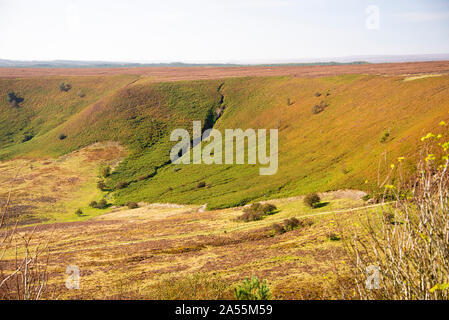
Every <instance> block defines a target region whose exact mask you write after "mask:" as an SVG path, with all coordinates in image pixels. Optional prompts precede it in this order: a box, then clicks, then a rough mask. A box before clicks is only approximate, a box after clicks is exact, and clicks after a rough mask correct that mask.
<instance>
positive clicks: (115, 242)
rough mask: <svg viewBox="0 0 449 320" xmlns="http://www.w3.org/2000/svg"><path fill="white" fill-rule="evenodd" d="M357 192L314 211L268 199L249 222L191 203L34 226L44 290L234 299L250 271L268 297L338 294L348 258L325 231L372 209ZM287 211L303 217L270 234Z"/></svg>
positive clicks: (329, 197) (66, 295) (330, 198)
mask: <svg viewBox="0 0 449 320" xmlns="http://www.w3.org/2000/svg"><path fill="white" fill-rule="evenodd" d="M362 195H363V193H362V192H357V191H350V190H349V191H339V192H330V193H326V194H323V197H322V199H323V201H322V206H321V207H320V208H316V209H310V208H307V207H306V206H304V204H303V202H302V198H301V197H295V198H290V199H280V200H272V201H270V203H273V204H275V205H276V206H277V207H278V211H277V212H276V213H275V214H273V215H270V216H268V217H266V218H265V219H263V220H261V221H253V222H240V221H236V220H235V218H236V217H238V216H239V215H241V214H242V210H243V208H232V209H225V210H215V211H204V212H203V210H201V207H198V206H182V205H169V204H151V205H150V204H147V205H142V206H141V207H140V208H137V209H133V210H129V209H127V208H117V209H114V210H112V211H111V212H109V213H107V214H103V215H100V216H97V217H94V218H91V219H89V220H87V221H80V222H65V223H55V224H41V225H39V226H38V227H37V228H36V230H35V234H36V239H49V240H50V252H51V253H50V259H49V261H50V264H49V273H50V276H49V279H50V281H49V283H50V287H51V288H52V292H54V293H52V296H49V297H48V298H59V299H73V298H75V299H111V298H112V299H115V298H117V299H123V298H133V299H134V298H136V299H183V298H184V299H186V298H192V299H205V298H207V299H215V298H233V295H232V288H233V286H234V285H235V284H237V283H239V282H240V281H242V280H243V279H245V278H246V277H251V276H252V275H256V276H258V277H259V278H261V279H267V281H268V283H269V286H270V288H271V290H272V293H273V298H275V299H321V298H327V299H329V298H339V297H340V296H339V290H340V289H339V287H338V285H337V284H336V282H335V280H336V275H335V268H336V267H337V268H339V267H340V266H342V265H344V264H345V263H346V256H345V253H344V250H343V247H342V241H341V239H339V237H338V236H337V237H336V238H335V237H332V236H331V235H338V234H339V226H341V225H342V224H343V225H344V224H347V223H349V222H350V221H354V219H355V218H356V217H357V216H358V214H365V213H366V212H368V211H369V210H374V209H375V208H373V206H365V204H364V202H363V201H362V200H360V197H361V196H362ZM351 208H355V209H351ZM291 217H296V218H298V219H300V220H301V221H303V222H304V225H303V226H300V227H299V228H297V229H295V230H292V231H289V232H286V233H284V234H276V233H275V232H274V230H273V228H272V225H273V224H274V223H279V222H282V221H283V220H285V219H287V218H291ZM337 221H338V224H337ZM33 229H34V227H22V228H21V229H20V232H21V233H22V232H23V233H26V232H31V230H33ZM11 254H12V253H11ZM6 259H12V256H9V257H6ZM69 265H74V266H76V267H77V268H79V270H80V276H81V282H80V289H79V290H76V289H74V290H67V289H66V288H65V280H66V278H67V276H68V275H67V274H66V268H67V266H69ZM192 277H193V278H192ZM201 279H202V280H201ZM198 281H203V282H204V281H206V282H207V284H206V285H205V288H204V289H202V290H201V292H192V291H191V290H192V289H188V288H186V287H187V286H189V287H190V286H192V283H194V284H193V285H199V284H198V283H197V282H198ZM203 285H204V284H203Z"/></svg>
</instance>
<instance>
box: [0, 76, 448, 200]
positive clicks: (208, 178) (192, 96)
mask: <svg viewBox="0 0 449 320" xmlns="http://www.w3.org/2000/svg"><path fill="white" fill-rule="evenodd" d="M405 78H406V77H405V76H388V77H387V76H377V75H338V76H331V77H320V78H313V79H310V78H299V77H293V76H282V77H279V76H278V77H243V78H226V79H221V80H219V79H217V80H215V79H214V80H201V81H179V82H157V81H155V80H154V79H152V78H148V77H139V76H138V75H114V76H103V77H100V76H95V77H48V78H39V79H38V78H26V79H14V80H11V79H0V97H1V98H0V133H1V135H0V159H1V160H7V159H14V158H16V157H27V158H36V157H41V158H42V157H58V156H61V155H64V154H67V153H69V152H72V151H76V150H78V149H80V148H82V147H86V146H89V145H91V144H93V143H95V142H102V141H117V142H120V143H121V144H122V145H123V146H125V147H126V148H127V149H128V156H127V157H126V158H125V160H124V161H122V162H121V163H120V164H119V165H118V167H116V168H115V170H114V171H113V173H112V175H111V176H110V177H108V179H107V180H106V184H107V186H108V189H109V191H107V192H106V194H108V195H107V196H108V198H109V199H111V200H112V201H113V202H114V203H116V204H124V203H126V202H127V201H146V202H174V203H183V204H204V203H207V204H208V207H209V208H224V207H231V206H236V205H242V204H245V203H248V202H250V201H253V200H263V199H270V198H280V197H287V196H292V195H300V194H306V193H309V192H312V191H329V190H337V189H340V188H355V189H362V190H368V191H369V190H370V189H371V188H372V187H374V186H375V185H376V184H377V177H378V171H379V169H378V166H379V159H382V160H383V161H384V160H385V157H386V159H387V161H386V162H387V165H388V166H389V164H390V163H395V162H396V158H397V157H398V156H406V157H407V159H406V162H405V165H407V166H408V167H410V168H412V167H411V164H412V163H414V161H413V159H412V156H413V153H414V152H415V151H414V150H415V146H416V143H417V142H418V141H419V138H420V137H421V136H422V135H423V134H426V133H427V130H429V128H432V127H434V126H435V125H436V124H438V122H439V121H441V120H448V119H449V114H448V110H449V108H448V107H449V104H448V101H449V76H447V75H442V76H437V77H421V78H413V79H409V81H405ZM62 81H64V82H68V83H70V84H71V85H72V89H71V90H69V91H68V92H62V91H60V90H59V89H58V84H59V83H60V82H62ZM80 90H82V91H83V92H84V93H85V96H84V97H80V96H79V94H78V93H79V91H80ZM11 91H14V92H15V93H16V94H17V95H18V96H19V97H22V98H23V99H24V100H23V102H21V103H20V104H19V106H18V107H13V106H11V105H10V104H9V103H8V101H7V93H8V92H11ZM315 105H319V106H321V108H320V110H319V111H320V112H314V111H313V108H314V106H315ZM219 108H221V109H224V112H223V114H222V116H221V117H219V118H218V119H216V118H217V117H214V119H213V120H214V121H216V122H215V123H214V128H216V129H218V130H220V131H222V132H224V130H225V129H227V128H242V129H246V128H254V129H257V128H268V129H269V128H278V129H279V170H278V172H277V173H276V174H275V175H273V176H261V175H259V172H258V170H259V165H174V164H171V163H170V162H169V152H170V149H171V147H172V146H173V145H174V144H175V142H170V141H169V136H170V133H171V131H172V130H173V129H175V128H185V129H187V130H189V131H191V130H192V121H193V120H200V121H202V122H203V123H204V122H205V121H206V119H209V120H211V119H210V118H211V114H214V112H215V111H216V110H217V109H219ZM61 135H63V136H64V138H63V139H61ZM385 151H387V153H386V155H384V152H385ZM382 163H383V164H382V166H381V170H380V171H381V172H380V173H382V168H384V167H385V161H384V162H382ZM120 182H126V183H127V187H126V188H122V189H116V185H117V184H118V183H120ZM200 182H205V184H206V186H205V187H198V185H199V183H200ZM86 206H87V203H86Z"/></svg>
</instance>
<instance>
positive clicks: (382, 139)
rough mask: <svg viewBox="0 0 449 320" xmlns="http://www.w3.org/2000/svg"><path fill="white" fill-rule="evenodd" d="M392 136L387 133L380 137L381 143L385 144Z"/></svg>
mask: <svg viewBox="0 0 449 320" xmlns="http://www.w3.org/2000/svg"><path fill="white" fill-rule="evenodd" d="M389 136H390V132H389V131H385V132H384V133H383V134H382V136H381V137H380V143H384V142H386V141H387V140H388V137H389Z"/></svg>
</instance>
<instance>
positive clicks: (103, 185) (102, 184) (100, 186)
mask: <svg viewBox="0 0 449 320" xmlns="http://www.w3.org/2000/svg"><path fill="white" fill-rule="evenodd" d="M97 188H98V189H100V190H101V191H105V190H106V189H107V186H106V183H105V182H104V180H99V181H98V182H97Z"/></svg>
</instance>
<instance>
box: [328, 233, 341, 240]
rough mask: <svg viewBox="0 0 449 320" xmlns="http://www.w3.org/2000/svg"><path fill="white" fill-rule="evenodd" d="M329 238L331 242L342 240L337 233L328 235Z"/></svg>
mask: <svg viewBox="0 0 449 320" xmlns="http://www.w3.org/2000/svg"><path fill="white" fill-rule="evenodd" d="M327 238H328V239H329V240H330V241H339V240H340V239H341V238H340V236H339V235H338V234H337V233H335V232H329V233H328V234H327Z"/></svg>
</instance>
